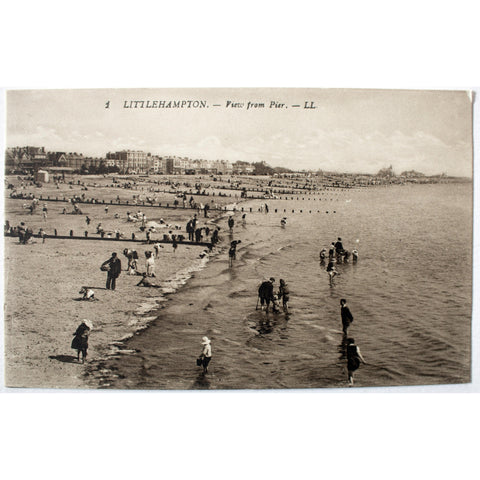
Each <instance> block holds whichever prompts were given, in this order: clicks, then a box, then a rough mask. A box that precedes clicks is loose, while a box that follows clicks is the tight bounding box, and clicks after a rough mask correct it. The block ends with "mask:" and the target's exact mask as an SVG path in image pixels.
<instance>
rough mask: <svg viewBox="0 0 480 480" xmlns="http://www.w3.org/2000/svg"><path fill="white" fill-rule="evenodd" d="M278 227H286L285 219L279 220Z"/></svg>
mask: <svg viewBox="0 0 480 480" xmlns="http://www.w3.org/2000/svg"><path fill="white" fill-rule="evenodd" d="M280 225H281V226H282V227H285V226H286V225H287V217H283V218H282V219H281V220H280Z"/></svg>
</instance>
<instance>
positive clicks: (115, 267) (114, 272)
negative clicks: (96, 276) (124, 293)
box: [102, 252, 122, 290]
mask: <svg viewBox="0 0 480 480" xmlns="http://www.w3.org/2000/svg"><path fill="white" fill-rule="evenodd" d="M102 267H107V285H106V287H107V290H110V289H111V290H115V284H116V280H117V278H118V276H119V275H120V272H121V271H122V263H121V262H120V259H119V258H118V257H117V254H116V253H115V252H114V253H112V256H111V257H110V258H109V259H108V260H106V261H105V262H103V263H102Z"/></svg>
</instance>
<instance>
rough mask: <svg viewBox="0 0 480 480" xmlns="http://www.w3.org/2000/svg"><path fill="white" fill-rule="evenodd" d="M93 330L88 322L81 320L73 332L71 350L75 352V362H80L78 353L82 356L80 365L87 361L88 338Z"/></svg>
mask: <svg viewBox="0 0 480 480" xmlns="http://www.w3.org/2000/svg"><path fill="white" fill-rule="evenodd" d="M92 329H93V325H92V324H91V322H89V321H88V320H83V321H82V323H81V324H80V325H79V326H78V328H77V330H76V331H75V333H74V334H73V335H74V338H73V340H72V345H71V348H73V349H74V350H76V351H77V361H78V362H79V361H80V353H81V354H82V363H84V362H85V360H86V359H87V349H88V336H89V335H90V331H91V330H92Z"/></svg>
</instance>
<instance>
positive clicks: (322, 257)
mask: <svg viewBox="0 0 480 480" xmlns="http://www.w3.org/2000/svg"><path fill="white" fill-rule="evenodd" d="M325 258H327V249H326V248H322V249H321V250H320V260H325Z"/></svg>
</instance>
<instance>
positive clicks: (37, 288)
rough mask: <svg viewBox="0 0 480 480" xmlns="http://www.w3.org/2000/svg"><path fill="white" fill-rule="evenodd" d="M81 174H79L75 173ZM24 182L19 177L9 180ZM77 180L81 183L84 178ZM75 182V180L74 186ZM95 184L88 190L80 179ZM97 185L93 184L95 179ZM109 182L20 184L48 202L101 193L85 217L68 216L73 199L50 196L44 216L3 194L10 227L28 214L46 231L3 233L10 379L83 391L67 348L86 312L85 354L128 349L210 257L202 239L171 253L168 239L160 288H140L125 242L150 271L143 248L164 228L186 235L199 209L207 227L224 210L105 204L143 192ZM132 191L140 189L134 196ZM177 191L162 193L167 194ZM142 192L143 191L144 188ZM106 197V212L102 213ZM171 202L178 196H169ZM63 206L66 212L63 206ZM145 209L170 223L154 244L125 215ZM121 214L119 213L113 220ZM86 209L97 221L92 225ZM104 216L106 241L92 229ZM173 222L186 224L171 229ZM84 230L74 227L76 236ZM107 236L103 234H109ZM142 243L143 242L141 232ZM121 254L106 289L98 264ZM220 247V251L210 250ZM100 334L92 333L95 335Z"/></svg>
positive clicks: (29, 221) (93, 356) (81, 373)
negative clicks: (87, 297) (120, 237)
mask: <svg viewBox="0 0 480 480" xmlns="http://www.w3.org/2000/svg"><path fill="white" fill-rule="evenodd" d="M80 178H81V179H82V180H81V181H80V180H79V179H80ZM9 181H11V182H13V183H15V181H16V183H18V185H19V186H20V185H21V182H20V181H18V180H17V179H13V178H12V179H11V180H9ZM79 181H80V184H79V183H78V182H79ZM70 183H71V184H70ZM84 183H85V185H89V186H87V188H88V189H89V190H84V188H85V187H84V186H82V184H84ZM94 185H95V186H94ZM105 185H111V183H109V179H105V178H95V179H92V178H91V177H83V178H82V177H80V176H78V177H77V178H72V179H71V180H69V181H68V182H66V183H59V185H58V187H59V188H56V186H55V185H52V184H45V186H42V188H37V187H34V186H32V185H29V184H28V182H25V187H24V188H23V189H21V188H20V189H19V191H22V192H23V193H25V195H28V194H29V193H31V192H32V193H33V195H35V196H36V197H37V198H39V197H40V196H43V197H44V198H45V199H46V198H48V197H50V198H51V199H52V200H53V199H54V198H59V199H61V200H62V199H63V198H67V199H68V198H71V197H72V196H75V195H78V196H80V195H81V194H82V193H83V192H85V193H87V192H88V194H89V198H93V197H95V199H96V200H97V201H98V202H99V203H88V204H82V203H79V204H78V205H79V208H80V209H81V210H82V214H81V215H80V214H76V215H74V214H72V212H73V206H72V204H71V203H69V202H63V201H58V202H57V201H45V205H47V209H48V213H47V219H46V220H45V219H44V218H43V204H44V203H40V204H39V206H38V207H37V208H36V211H35V212H34V213H33V214H32V215H31V214H30V211H29V210H26V209H25V208H24V206H25V204H28V205H30V203H31V200H27V199H10V198H7V199H6V207H5V218H6V219H7V220H8V221H9V222H10V224H11V225H12V226H13V225H17V224H19V223H20V222H21V221H24V222H25V223H26V225H27V226H28V227H31V228H32V230H33V232H34V234H37V233H38V231H39V229H40V228H42V229H43V230H44V231H45V232H46V234H47V238H46V239H45V242H44V243H43V241H42V238H40V237H34V238H32V239H31V240H30V241H29V242H28V243H27V244H26V245H22V244H20V243H19V241H18V237H5V239H4V242H5V243H4V245H5V299H6V301H5V304H6V305H5V357H6V362H5V363H6V384H7V385H8V386H11V387H48V388H85V387H86V386H87V384H86V382H85V378H84V377H85V368H86V365H87V364H85V365H81V364H79V363H78V362H77V360H76V351H75V350H72V349H70V343H71V341H72V339H73V335H72V334H73V332H75V330H76V328H77V326H78V325H79V324H80V323H81V321H82V320H83V319H89V320H90V321H91V322H92V323H93V325H94V328H93V330H92V340H91V341H90V344H89V350H88V361H97V362H98V361H100V360H101V359H102V358H105V357H107V356H111V355H114V354H120V355H121V354H124V352H128V350H127V349H126V348H125V347H124V344H123V341H124V340H125V339H127V338H130V337H131V336H133V335H135V334H138V333H139V332H140V331H142V330H143V329H145V328H146V326H147V325H148V324H149V322H150V321H151V320H152V319H153V318H154V317H152V316H151V313H150V312H151V311H152V309H154V308H156V307H158V306H159V305H161V304H162V303H163V302H164V301H165V297H166V296H167V295H168V294H171V293H173V292H175V291H176V290H177V289H178V288H179V287H180V286H181V285H183V284H184V283H185V282H186V281H187V280H188V278H189V277H190V276H191V275H192V274H193V272H195V271H196V270H198V269H200V268H203V266H204V265H205V264H206V262H207V261H208V258H209V256H211V255H212V253H211V252H209V249H208V248H206V247H205V246H204V245H194V244H192V245H189V244H185V245H184V244H180V245H179V246H178V247H177V251H176V252H175V253H174V250H173V247H172V244H171V243H162V244H161V247H160V254H159V257H158V258H157V259H156V261H155V264H156V265H155V274H156V277H155V278H154V279H153V280H154V282H155V284H157V285H160V286H161V288H144V287H137V286H136V285H137V283H138V282H139V280H140V279H141V277H140V276H130V275H127V272H126V267H127V258H126V257H125V256H124V255H123V254H122V251H123V249H124V248H135V249H136V250H137V252H138V256H139V260H138V263H139V271H146V268H145V266H144V265H145V256H144V252H145V251H147V250H149V251H153V242H155V241H156V240H160V241H162V239H163V235H164V234H165V233H167V232H168V231H172V232H173V233H177V235H180V234H182V233H183V234H184V235H186V232H185V224H186V223H187V221H188V220H189V219H190V218H191V217H192V216H193V215H194V214H198V217H199V224H200V223H201V224H202V225H203V226H205V225H209V226H210V228H211V229H213V228H214V225H215V224H214V223H212V222H213V221H214V220H215V218H216V217H217V216H219V215H222V212H221V211H218V212H214V211H213V212H212V210H211V211H210V214H209V217H208V218H205V217H204V215H203V212H197V210H195V209H189V208H187V209H183V208H182V209H180V208H179V209H178V210H177V209H173V208H170V209H166V208H164V209H160V208H158V209H157V208H152V207H148V206H147V207H145V206H144V205H142V204H141V203H142V202H141V201H140V200H139V204H138V205H132V206H119V205H111V204H110V205H108V203H109V202H110V200H112V201H113V200H114V199H116V198H117V196H121V197H122V201H123V202H124V203H125V202H127V201H128V202H130V203H132V201H133V198H132V197H133V196H134V195H135V196H137V195H141V194H142V186H144V184H143V183H142V184H141V186H138V187H137V188H135V187H134V188H133V189H132V188H128V189H118V188H111V187H107V186H105ZM132 192H134V193H132ZM171 197H172V195H163V196H162V194H157V198H161V199H163V200H164V201H165V198H171ZM144 198H145V195H144ZM103 201H105V202H107V205H108V206H109V211H108V212H106V211H105V205H104V204H103V203H102V202H103ZM229 202H230V199H215V204H217V205H218V204H220V205H222V206H226V205H228V203H229ZM172 203H173V202H172ZM64 209H67V213H63V211H64ZM139 210H142V211H143V212H144V213H145V215H146V216H147V222H148V221H156V222H157V223H158V222H160V221H161V220H163V217H165V220H164V221H165V222H166V223H167V220H166V219H167V218H168V225H170V227H171V228H170V227H165V228H157V229H156V231H155V232H154V233H152V235H151V238H152V243H151V244H147V243H146V241H145V234H144V233H143V232H141V231H140V230H139V226H140V223H141V222H140V221H138V222H136V223H131V222H127V221H126V214H127V212H137V211H139ZM115 215H118V218H115ZM86 216H89V217H90V218H91V223H90V224H89V225H87V224H86V221H85V219H86ZM98 223H102V225H103V227H104V229H105V232H106V234H110V236H111V238H110V239H108V240H106V239H105V240H101V239H100V238H101V237H100V235H98V234H96V227H97V225H98ZM175 226H177V227H180V226H181V230H175ZM54 230H57V233H58V235H59V236H66V237H68V236H69V232H70V230H73V232H75V235H79V236H83V235H84V232H85V231H87V232H88V235H89V236H90V238H92V237H93V238H96V240H95V239H91V240H86V239H83V240H82V239H80V240H76V239H70V238H50V236H52V237H53V236H54ZM120 230H121V231H122V233H124V236H125V237H126V238H127V239H128V238H131V234H132V233H136V235H137V236H138V240H139V241H138V242H137V243H133V242H128V241H127V242H119V241H116V240H115V235H114V234H113V232H115V231H120ZM77 232H78V233H77ZM104 238H106V237H104ZM141 238H142V239H143V240H140V239H141ZM112 252H116V253H117V254H118V256H119V258H120V260H121V262H122V270H123V271H122V273H121V275H120V277H119V279H118V280H117V288H116V290H115V291H109V290H106V288H105V280H106V273H105V272H102V271H100V265H101V264H102V263H103V262H104V261H105V260H108V258H109V257H110V255H111V253H112ZM213 254H214V253H213ZM82 286H89V287H91V288H92V289H93V290H94V292H95V297H96V298H97V299H98V301H81V300H80V299H81V297H82V295H81V294H80V293H79V291H80V288H81V287H82ZM93 338H95V340H93Z"/></svg>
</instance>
